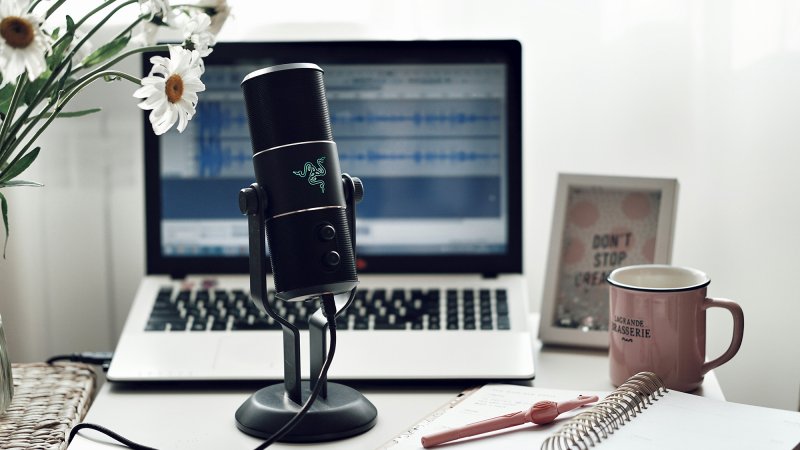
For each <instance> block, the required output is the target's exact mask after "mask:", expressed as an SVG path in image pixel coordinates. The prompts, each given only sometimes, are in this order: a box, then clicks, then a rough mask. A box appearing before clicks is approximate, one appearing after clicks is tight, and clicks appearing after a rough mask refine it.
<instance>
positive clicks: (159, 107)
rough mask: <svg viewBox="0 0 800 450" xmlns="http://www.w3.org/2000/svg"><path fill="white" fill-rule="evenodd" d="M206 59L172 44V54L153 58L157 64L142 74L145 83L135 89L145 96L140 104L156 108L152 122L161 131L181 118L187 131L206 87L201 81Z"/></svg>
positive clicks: (151, 116)
mask: <svg viewBox="0 0 800 450" xmlns="http://www.w3.org/2000/svg"><path fill="white" fill-rule="evenodd" d="M201 61H202V59H201V58H200V54H199V53H198V52H197V51H196V50H191V51H190V50H187V49H185V48H183V47H180V46H177V45H171V46H170V47H169V58H164V57H163V56H154V57H152V58H150V62H151V63H153V68H152V69H150V74H149V75H148V76H146V77H144V78H142V87H141V88H139V89H137V90H136V92H134V93H133V96H134V97H136V98H143V99H144V100H143V101H142V102H141V103H139V105H138V106H139V107H140V108H142V109H144V110H152V112H151V113H150V124H151V125H152V126H153V131H154V132H155V133H156V134H158V135H160V134H164V133H165V132H166V131H167V130H169V129H170V128H172V125H174V124H175V121H178V131H179V132H183V130H184V129H186V125H187V124H188V123H189V120H191V119H192V117H193V116H194V113H195V109H194V107H195V105H197V93H198V92H202V91H204V90H205V89H206V86H205V85H204V84H203V82H202V81H200V75H202V73H203V66H202V64H201Z"/></svg>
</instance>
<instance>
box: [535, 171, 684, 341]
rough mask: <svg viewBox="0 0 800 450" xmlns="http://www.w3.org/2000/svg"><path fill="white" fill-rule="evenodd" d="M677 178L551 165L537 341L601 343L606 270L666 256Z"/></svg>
mask: <svg viewBox="0 0 800 450" xmlns="http://www.w3.org/2000/svg"><path fill="white" fill-rule="evenodd" d="M677 199H678V180H677V179H674V178H643V177H627V176H604V175H588V174H569V173H559V174H558V184H557V187H556V200H555V206H554V208H553V224H552V230H551V233H550V248H549V253H548V258H547V271H546V274H545V281H544V294H543V297H542V304H541V317H540V323H539V339H540V340H541V341H542V342H543V343H545V344H558V345H571V346H581V347H594V348H608V322H609V321H608V315H609V308H608V285H607V283H606V278H607V276H608V274H609V273H610V272H611V271H612V270H614V269H616V268H617V267H622V266H627V265H633V264H650V263H653V264H669V263H670V262H671V259H672V239H673V234H674V229H675V210H676V208H677Z"/></svg>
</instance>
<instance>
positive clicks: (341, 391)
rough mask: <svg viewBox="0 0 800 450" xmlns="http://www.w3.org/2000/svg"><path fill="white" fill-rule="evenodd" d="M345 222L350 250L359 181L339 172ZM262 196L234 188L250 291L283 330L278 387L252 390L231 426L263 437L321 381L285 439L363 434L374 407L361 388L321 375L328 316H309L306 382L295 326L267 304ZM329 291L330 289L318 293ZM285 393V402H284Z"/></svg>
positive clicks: (253, 190) (257, 190)
mask: <svg viewBox="0 0 800 450" xmlns="http://www.w3.org/2000/svg"><path fill="white" fill-rule="evenodd" d="M342 183H343V184H344V193H345V202H346V205H347V221H348V223H349V226H350V236H351V241H352V245H353V250H355V242H356V241H355V204H356V203H357V202H359V201H361V198H362V197H363V193H364V191H363V186H362V185H361V181H360V180H358V179H357V178H353V177H351V176H349V175H347V174H342ZM266 206H267V196H266V194H265V193H264V190H263V189H262V188H261V187H260V186H259V185H258V184H257V183H253V184H251V185H250V187H248V188H245V189H242V190H241V191H240V193H239V209H240V210H241V211H242V213H243V214H246V215H247V225H248V235H249V244H250V245H249V248H250V257H249V264H250V296H251V298H252V300H253V302H254V303H255V304H256V306H258V308H259V309H260V310H262V311H263V312H264V313H266V314H267V315H269V316H270V317H272V318H273V319H275V321H277V322H278V323H279V324H280V325H281V328H282V330H283V386H281V385H280V384H276V385H272V386H267V387H265V388H263V389H260V390H259V391H257V392H256V393H254V394H253V395H251V396H250V397H249V398H248V399H247V401H245V402H244V403H243V404H242V405H241V406H240V407H239V409H238V410H237V411H236V426H237V428H239V429H240V430H241V431H243V432H245V433H247V434H250V435H252V436H257V437H261V438H268V437H270V436H272V434H274V433H275V432H276V431H278V430H279V429H280V428H281V427H282V426H283V425H284V424H285V423H287V422H288V421H289V420H291V419H292V417H293V416H294V415H295V413H296V412H297V411H299V410H300V408H301V406H302V404H303V393H306V396H307V395H308V393H310V392H311V391H312V390H313V389H314V388H315V387H316V385H317V383H322V386H320V392H319V396H318V398H317V400H316V402H315V403H314V405H313V406H312V407H311V409H310V410H309V411H308V413H307V414H306V416H305V417H303V419H302V420H301V421H300V422H299V423H298V424H297V426H296V427H295V428H294V429H293V430H292V431H290V432H289V433H287V434H286V435H285V436H284V437H283V438H282V439H281V441H284V442H323V441H330V440H335V439H342V438H345V437H349V436H354V435H356V434H360V433H363V432H365V431H367V430H369V429H370V428H372V427H373V426H374V425H375V421H376V417H377V414H378V412H377V409H376V408H375V406H374V405H373V404H372V403H371V402H370V401H369V400H367V399H366V397H364V396H363V395H362V394H361V393H360V392H358V391H356V390H355V389H352V388H350V387H348V386H345V385H342V384H337V383H328V381H327V379H326V378H325V377H323V376H322V375H323V374H322V366H323V364H324V362H325V359H326V357H327V333H326V331H327V328H328V319H327V318H326V317H325V315H324V313H323V309H322V307H320V308H319V309H318V310H317V311H316V312H314V313H313V314H312V315H311V316H310V317H309V320H308V324H309V347H310V355H309V356H310V369H311V370H310V372H311V378H310V381H309V382H303V381H302V379H301V375H300V366H301V363H300V330H299V329H298V328H297V327H296V326H295V325H294V324H292V323H290V322H289V321H288V320H286V319H285V318H284V317H282V316H281V315H279V314H278V313H277V312H276V311H275V309H274V308H272V305H271V304H270V301H269V297H268V290H267V274H268V268H267V257H266V253H267V252H266V250H267V249H266V243H265V240H264V237H265V235H266V217H265V211H266ZM355 293H356V288H353V289H352V291H351V292H350V293H349V295H348V299H347V301H346V302H345V304H344V305H343V306H342V307H341V308H338V309H337V310H336V314H335V317H334V318H333V320H335V318H336V317H338V316H339V315H340V314H341V313H342V312H344V310H345V309H347V308H348V307H349V306H350V304H351V303H352V302H353V299H354V298H355ZM323 295H326V296H328V295H329V296H333V294H323ZM284 397H287V398H288V400H290V401H291V403H290V402H286V401H285V400H286V399H285V398H284Z"/></svg>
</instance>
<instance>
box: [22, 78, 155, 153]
mask: <svg viewBox="0 0 800 450" xmlns="http://www.w3.org/2000/svg"><path fill="white" fill-rule="evenodd" d="M106 76H111V77H118V78H122V79H125V80H128V81H130V82H132V83H134V84H137V85H138V84H141V80H140V79H138V78H136V77H134V76H131V75H128V74H127V73H125V72H120V71H117V70H107V71H105V72H98V73H95V74H93V76H92V77H90V78H87V79H84V80H83V82H82V83H81V84H80V85H78V86H77V87H75V88H74V89H72V90H71V91H70V92H68V93H67V94H66V97H64V98H63V99H61V98H59V99H58V100H57V101H56V102H55V105H56V108H55V110H53V113H52V114H50V116H49V117H48V118H47V121H46V122H45V123H44V124H42V126H40V127H39V129H38V130H36V133H35V134H34V135H33V136H32V137H31V138H30V139H28V143H27V144H25V147H23V148H22V150H21V151H20V154H25V152H26V151H28V149H29V148H30V147H31V145H33V143H34V141H36V139H37V138H38V137H39V135H41V134H42V132H43V131H44V130H45V129H46V128H47V126H48V125H50V123H51V122H52V121H53V120H54V119H55V118H56V117H58V113H60V112H61V110H63V109H64V107H65V106H67V103H69V101H70V100H72V97H74V96H75V94H77V93H78V92H80V91H81V89H83V88H85V87H86V86H88V85H89V84H91V83H92V82H93V81H94V80H96V79H98V78H102V77H106ZM62 92H66V91H62ZM51 106H52V103H51V104H50V105H48V107H47V108H45V111H42V113H45V112H47V111H46V110H47V109H50V107H51ZM39 117H42V116H41V114H40V116H39ZM36 122H38V120H34V121H31V123H30V125H29V126H28V128H27V129H26V132H27V131H28V130H29V129H30V128H31V126H32V125H34V124H35V123H36Z"/></svg>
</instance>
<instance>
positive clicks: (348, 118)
mask: <svg viewBox="0 0 800 450" xmlns="http://www.w3.org/2000/svg"><path fill="white" fill-rule="evenodd" d="M499 120H500V116H499V115H498V114H475V113H461V112H459V113H419V112H415V113H411V114H379V113H365V114H361V113H356V114H353V113H347V112H344V113H336V112H331V124H332V125H336V124H370V123H404V122H407V123H412V124H414V125H418V126H419V125H436V124H451V125H471V124H475V123H478V122H498V121H499Z"/></svg>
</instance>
